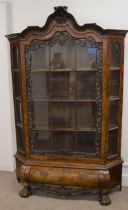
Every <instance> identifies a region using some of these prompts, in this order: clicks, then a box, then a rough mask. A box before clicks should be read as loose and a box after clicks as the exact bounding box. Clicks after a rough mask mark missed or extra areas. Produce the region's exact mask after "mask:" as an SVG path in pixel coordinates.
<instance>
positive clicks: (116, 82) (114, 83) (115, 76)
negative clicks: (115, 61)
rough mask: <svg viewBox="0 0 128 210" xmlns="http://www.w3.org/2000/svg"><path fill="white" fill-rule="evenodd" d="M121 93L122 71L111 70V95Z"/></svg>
mask: <svg viewBox="0 0 128 210" xmlns="http://www.w3.org/2000/svg"><path fill="white" fill-rule="evenodd" d="M119 95H120V71H118V70H117V71H110V96H119Z"/></svg>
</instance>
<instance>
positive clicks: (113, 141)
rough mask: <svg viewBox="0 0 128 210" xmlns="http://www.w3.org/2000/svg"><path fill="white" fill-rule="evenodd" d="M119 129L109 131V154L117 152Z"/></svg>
mask: <svg viewBox="0 0 128 210" xmlns="http://www.w3.org/2000/svg"><path fill="white" fill-rule="evenodd" d="M117 145H118V129H116V130H112V131H109V141H108V154H109V156H111V155H114V154H117Z"/></svg>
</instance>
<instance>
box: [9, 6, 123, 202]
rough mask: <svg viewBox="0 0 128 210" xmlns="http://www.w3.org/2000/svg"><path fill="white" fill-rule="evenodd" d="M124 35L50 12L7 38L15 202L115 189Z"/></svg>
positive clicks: (62, 10)
mask: <svg viewBox="0 0 128 210" xmlns="http://www.w3.org/2000/svg"><path fill="white" fill-rule="evenodd" d="M125 34H126V31H123V30H104V29H103V28H101V27H100V26H98V25H96V24H85V25H83V26H79V25H78V24H77V23H76V21H75V19H74V17H73V16H72V15H71V14H70V13H68V12H67V7H55V11H54V13H53V14H51V15H50V16H49V17H48V19H47V21H46V24H45V26H44V27H37V26H33V27H32V26H31V27H28V28H26V29H25V30H24V31H23V32H22V33H19V34H12V35H8V36H7V38H8V39H9V41H10V48H11V64H12V66H11V68H12V78H13V93H14V105H15V124H16V135H17V153H16V155H15V158H16V174H17V178H18V180H19V181H20V182H21V183H22V184H23V187H24V188H23V190H21V191H20V195H21V196H22V197H27V196H29V195H30V194H31V191H32V189H34V188H35V187H39V188H41V189H43V190H45V191H47V192H51V193H58V194H65V195H70V194H71V195H82V194H85V193H87V192H97V193H99V201H100V203H101V204H103V205H107V204H110V202H111V201H110V199H109V197H108V191H109V189H111V188H112V187H115V186H119V187H121V176H122V160H121V156H120V150H121V118H122V93H123V59H124V55H123V54H124V37H125Z"/></svg>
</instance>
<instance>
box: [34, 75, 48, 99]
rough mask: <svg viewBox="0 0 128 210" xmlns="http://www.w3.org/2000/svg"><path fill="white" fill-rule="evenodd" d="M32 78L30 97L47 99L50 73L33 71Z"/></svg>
mask: <svg viewBox="0 0 128 210" xmlns="http://www.w3.org/2000/svg"><path fill="white" fill-rule="evenodd" d="M31 79H32V84H31V85H32V98H33V99H47V98H48V97H49V88H50V75H49V72H36V73H35V72H33V73H32V74H31Z"/></svg>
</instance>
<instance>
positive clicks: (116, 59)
mask: <svg viewBox="0 0 128 210" xmlns="http://www.w3.org/2000/svg"><path fill="white" fill-rule="evenodd" d="M117 66H120V46H119V44H118V43H117V42H114V43H113V44H112V48H111V67H117Z"/></svg>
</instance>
